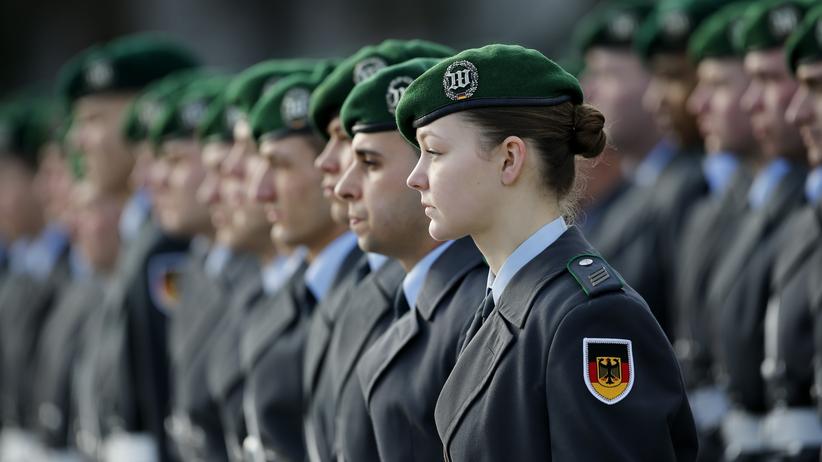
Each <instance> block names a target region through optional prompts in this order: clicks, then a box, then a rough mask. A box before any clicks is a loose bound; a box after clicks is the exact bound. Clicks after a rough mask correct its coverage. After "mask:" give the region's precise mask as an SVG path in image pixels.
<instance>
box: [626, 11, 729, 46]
mask: <svg viewBox="0 0 822 462" xmlns="http://www.w3.org/2000/svg"><path fill="white" fill-rule="evenodd" d="M729 3H730V2H729V1H725V0H662V1H660V2H659V3H658V4H657V6H656V7H655V8H654V10H653V11H652V12H651V13H650V14H649V15H648V17H647V18H646V19H645V21H644V22H643V23H642V25H641V26H640V28H639V31H638V32H637V34H636V41H635V42H634V46H635V47H636V50H637V52H638V53H639V55H640V56H642V57H643V58H644V59H646V60H648V59H650V58H651V57H652V56H654V55H656V54H659V53H671V54H684V53H687V50H688V40H689V39H690V37H691V34H693V32H694V30H696V28H697V27H699V25H700V24H701V23H702V21H704V20H705V19H706V18H707V17H708V16H710V15H711V14H713V13H714V12H716V11H717V10H718V9H720V8H722V7H723V6H725V5H727V4H729Z"/></svg>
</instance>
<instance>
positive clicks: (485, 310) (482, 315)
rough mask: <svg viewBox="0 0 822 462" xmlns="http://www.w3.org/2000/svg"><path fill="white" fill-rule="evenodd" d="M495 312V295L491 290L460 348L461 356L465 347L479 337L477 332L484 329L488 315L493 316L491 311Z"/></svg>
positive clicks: (478, 310)
mask: <svg viewBox="0 0 822 462" xmlns="http://www.w3.org/2000/svg"><path fill="white" fill-rule="evenodd" d="M493 310H494V294H493V292H491V291H490V290H489V291H488V294H487V295H486V296H485V299H484V300H483V301H482V303H481V304H480V306H479V308H478V309H477V313H476V314H475V315H474V319H473V320H472V321H471V325H470V326H468V332H466V333H465V340H464V341H463V343H462V346H461V347H460V354H462V351H463V350H465V347H467V346H468V342H470V341H471V339H472V338H474V336H475V335H477V332H478V331H479V330H480V327H482V323H483V322H485V320H486V319H487V318H488V315H490V314H491V311H493Z"/></svg>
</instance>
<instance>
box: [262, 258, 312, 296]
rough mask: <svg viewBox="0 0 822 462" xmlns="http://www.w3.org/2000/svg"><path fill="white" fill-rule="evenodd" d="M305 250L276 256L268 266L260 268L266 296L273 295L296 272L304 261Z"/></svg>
mask: <svg viewBox="0 0 822 462" xmlns="http://www.w3.org/2000/svg"><path fill="white" fill-rule="evenodd" d="M305 254H306V250H305V248H304V247H299V248H297V250H295V251H294V252H292V253H291V255H287V256H286V255H278V256H277V257H276V258H274V260H272V261H271V262H270V263H269V264H267V265H265V266H263V268H262V270H261V271H262V280H263V291H264V292H265V293H266V295H269V296H271V295H274V294H275V293H277V291H279V290H280V289H281V288H282V287H283V285H285V283H286V281H288V279H289V278H291V276H293V275H294V273H295V272H296V271H297V269H298V268H299V267H300V265H301V264H302V262H303V261H305Z"/></svg>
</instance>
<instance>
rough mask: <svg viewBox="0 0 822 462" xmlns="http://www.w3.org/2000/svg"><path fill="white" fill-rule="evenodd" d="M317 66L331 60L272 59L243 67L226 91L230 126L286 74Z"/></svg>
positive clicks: (312, 68) (244, 114) (246, 113)
mask: <svg viewBox="0 0 822 462" xmlns="http://www.w3.org/2000/svg"><path fill="white" fill-rule="evenodd" d="M318 66H319V67H321V68H326V67H328V66H329V64H328V62H326V61H317V60H309V59H289V60H281V59H272V60H269V61H263V62H261V63H257V64H255V65H253V66H251V67H249V68H248V69H246V70H244V71H243V72H241V73H240V74H239V75H237V77H235V78H233V79H232V80H231V83H229V85H228V87H227V88H226V91H225V102H226V104H227V105H228V107H227V109H226V119H227V123H228V126H229V127H233V126H234V123H236V121H237V120H238V119H239V118H240V117H245V116H248V115H249V114H250V113H251V109H252V108H253V107H254V105H255V104H256V103H257V101H258V100H259V99H260V96H262V94H263V93H265V91H266V90H268V89H269V88H271V87H272V86H274V84H276V83H277V82H278V81H279V80H281V79H282V78H283V77H287V76H289V75H291V74H294V73H295V72H313V71H314V70H315V69H317V67H318Z"/></svg>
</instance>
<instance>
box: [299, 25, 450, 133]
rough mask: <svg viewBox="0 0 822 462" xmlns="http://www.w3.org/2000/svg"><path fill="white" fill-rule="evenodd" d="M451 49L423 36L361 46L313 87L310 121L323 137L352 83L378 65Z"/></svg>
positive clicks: (444, 53)
mask: <svg viewBox="0 0 822 462" xmlns="http://www.w3.org/2000/svg"><path fill="white" fill-rule="evenodd" d="M454 53H455V51H454V50H453V49H451V48H448V47H446V46H444V45H440V44H437V43H432V42H427V41H424V40H394V39H389V40H385V41H384V42H382V43H380V44H378V45H368V46H366V47H363V48H361V49H360V50H359V51H357V52H356V53H354V55H352V56H350V57H349V58H347V59H345V60H344V61H343V62H341V63H340V64H339V66H337V68H336V69H334V72H332V73H331V74H329V76H328V77H327V78H326V79H325V80H324V81H323V82H322V84H321V85H320V86H319V87H317V89H316V90H315V91H314V94H313V95H312V96H311V108H310V110H309V117H310V118H311V122H312V125H313V126H314V127H316V129H317V130H318V131H319V132H320V133H321V134H322V136H323V137H326V138H327V137H328V134H327V133H326V127H327V126H328V124H329V122H331V120H332V119H333V118H334V117H335V116H336V115H337V114H339V112H340V109H341V108H342V105H343V102H345V98H346V97H347V96H348V93H350V92H351V89H352V88H354V85H356V84H358V83H359V82H361V81H363V80H365V79H366V78H368V77H370V76H372V75H374V73H376V72H377V71H379V70H380V69H382V68H385V67H388V66H390V65H393V64H399V63H401V62H404V61H408V60H409V59H413V58H445V57H447V56H451V55H453V54H454Z"/></svg>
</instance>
